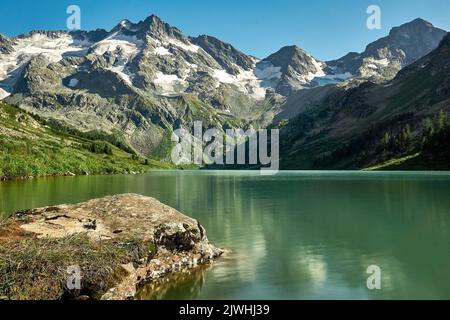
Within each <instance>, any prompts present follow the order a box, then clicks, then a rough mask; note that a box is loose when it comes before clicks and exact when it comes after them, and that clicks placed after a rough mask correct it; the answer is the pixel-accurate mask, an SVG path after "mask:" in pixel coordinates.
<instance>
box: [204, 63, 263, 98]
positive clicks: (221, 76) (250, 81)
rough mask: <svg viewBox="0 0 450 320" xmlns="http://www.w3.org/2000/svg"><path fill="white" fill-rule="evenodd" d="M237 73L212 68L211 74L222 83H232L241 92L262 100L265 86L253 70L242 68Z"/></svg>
mask: <svg viewBox="0 0 450 320" xmlns="http://www.w3.org/2000/svg"><path fill="white" fill-rule="evenodd" d="M239 69H240V72H239V73H238V74H237V75H232V74H230V73H228V72H226V71H225V70H220V69H215V70H213V76H214V78H216V79H217V80H218V82H219V85H220V83H222V84H228V85H233V86H234V87H236V88H237V89H238V90H239V91H241V92H242V93H245V94H248V95H250V96H251V97H252V98H254V99H257V100H262V99H264V98H265V97H266V90H267V87H266V86H264V85H263V81H262V80H261V79H259V78H258V77H257V76H256V75H255V72H254V70H243V69H242V68H239Z"/></svg>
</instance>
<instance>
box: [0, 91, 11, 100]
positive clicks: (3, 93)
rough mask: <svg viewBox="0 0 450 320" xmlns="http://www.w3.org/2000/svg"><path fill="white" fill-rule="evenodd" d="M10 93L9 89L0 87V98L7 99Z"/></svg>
mask: <svg viewBox="0 0 450 320" xmlns="http://www.w3.org/2000/svg"><path fill="white" fill-rule="evenodd" d="M9 95H10V93H9V92H8V91H5V90H3V89H2V88H0V100H2V99H5V98H6V97H8V96H9Z"/></svg>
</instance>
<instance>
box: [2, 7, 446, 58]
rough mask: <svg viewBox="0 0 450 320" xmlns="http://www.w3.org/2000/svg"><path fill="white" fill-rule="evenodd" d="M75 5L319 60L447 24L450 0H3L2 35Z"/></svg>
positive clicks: (108, 22)
mask: <svg viewBox="0 0 450 320" xmlns="http://www.w3.org/2000/svg"><path fill="white" fill-rule="evenodd" d="M71 4H77V5H79V6H80V8H81V12H82V28H83V29H86V30H90V29H95V28H97V27H100V28H105V29H108V30H109V29H111V28H112V27H114V26H115V25H116V24H117V23H118V22H119V21H120V20H122V19H125V18H126V19H129V20H131V21H134V22H136V21H139V20H142V19H144V18H145V17H147V16H149V15H151V14H156V15H158V16H160V17H161V18H162V19H163V20H165V21H166V22H168V23H170V24H172V25H174V26H176V27H178V28H179V29H181V30H182V31H183V32H184V33H185V34H186V35H192V36H196V35H199V34H209V35H213V36H216V37H218V38H220V39H222V40H224V41H227V42H230V43H231V44H233V45H234V46H235V47H236V48H238V49H239V50H241V51H244V52H245V53H248V54H252V55H255V56H257V57H261V58H263V57H266V56H267V55H269V54H271V53H273V52H275V51H277V50H278V49H279V48H281V47H282V46H285V45H291V44H296V45H298V46H300V47H302V48H304V49H305V50H307V51H308V52H310V53H311V54H313V55H314V56H316V57H317V58H319V59H322V60H329V59H335V58H338V57H340V56H342V55H344V54H346V53H347V52H349V51H362V50H364V48H365V46H366V45H367V44H368V43H369V42H371V41H374V40H376V39H378V38H380V37H382V36H385V35H386V34H388V32H389V30H390V29H391V28H392V27H393V26H397V25H399V24H402V23H404V22H407V21H410V20H412V19H415V18H417V17H421V18H424V19H426V20H428V21H430V22H432V23H433V24H434V25H436V26H438V27H440V28H443V29H445V30H447V31H448V30H450V1H449V0H240V1H238V0H222V1H218V0H108V1H106V0H27V1H25V0H21V1H20V0H18V1H2V4H1V11H0V33H3V34H6V35H9V36H14V35H18V34H21V33H26V32H28V31H30V30H32V29H65V28H66V19H67V14H66V8H67V7H68V6H69V5H71ZM371 4H377V5H379V6H380V7H381V10H382V29H381V30H369V29H367V27H366V20H367V17H368V15H367V13H366V9H367V7H368V6H369V5H371Z"/></svg>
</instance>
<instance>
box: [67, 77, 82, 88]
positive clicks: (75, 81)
mask: <svg viewBox="0 0 450 320" xmlns="http://www.w3.org/2000/svg"><path fill="white" fill-rule="evenodd" d="M79 82H80V81H79V80H78V79H77V78H72V79H70V80H69V87H71V88H74V87H76V86H77V85H78V83H79Z"/></svg>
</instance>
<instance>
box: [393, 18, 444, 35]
mask: <svg viewBox="0 0 450 320" xmlns="http://www.w3.org/2000/svg"><path fill="white" fill-rule="evenodd" d="M423 32H428V33H440V34H441V35H442V36H443V34H444V33H446V32H445V31H444V30H442V29H439V28H436V27H435V26H434V25H433V24H432V23H431V22H428V21H426V20H424V19H422V18H416V19H414V20H412V21H409V22H407V23H404V24H402V25H400V26H398V27H394V28H392V29H391V31H390V32H389V36H391V37H395V36H411V37H414V36H416V34H417V33H423Z"/></svg>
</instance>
